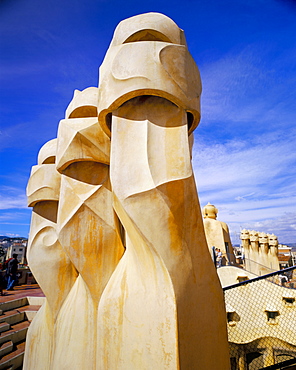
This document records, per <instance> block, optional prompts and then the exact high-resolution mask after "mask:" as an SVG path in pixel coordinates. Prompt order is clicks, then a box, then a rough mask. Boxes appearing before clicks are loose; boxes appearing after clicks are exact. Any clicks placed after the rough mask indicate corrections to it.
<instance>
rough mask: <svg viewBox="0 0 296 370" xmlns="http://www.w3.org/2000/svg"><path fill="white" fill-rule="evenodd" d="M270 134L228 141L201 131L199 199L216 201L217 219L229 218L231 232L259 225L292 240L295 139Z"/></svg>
mask: <svg viewBox="0 0 296 370" xmlns="http://www.w3.org/2000/svg"><path fill="white" fill-rule="evenodd" d="M267 136H268V140H259V139H258V138H254V139H253V141H252V142H250V141H247V142H244V141H242V140H241V141H237V140H229V141H228V142H226V143H225V144H217V143H211V142H210V143H207V142H205V141H204V140H203V139H202V138H201V137H199V136H197V138H196V144H195V146H194V149H193V167H194V172H195V175H196V182H197V185H198V192H199V197H200V203H201V206H202V207H203V206H204V205H206V204H207V203H208V202H210V203H212V204H214V205H215V206H216V207H217V208H218V210H219V214H218V218H219V219H220V220H221V221H224V222H226V223H228V225H229V227H230V230H231V231H232V233H235V232H236V233H239V230H240V227H243V228H255V229H256V227H257V228H258V227H259V226H260V227H262V228H263V230H259V231H265V232H273V233H274V234H276V235H278V237H279V239H280V241H281V239H284V241H283V242H292V241H293V240H295V239H296V228H295V227H293V225H295V216H293V217H292V218H291V216H290V215H294V212H295V210H296V207H295V205H296V183H295V178H296V156H295V149H294V148H295V144H294V143H295V138H294V137H293V136H289V137H285V136H283V135H277V133H274V134H273V135H272V134H269V135H267ZM286 215H289V216H286ZM264 228H265V229H264ZM234 236H235V235H234ZM236 242H237V241H236Z"/></svg>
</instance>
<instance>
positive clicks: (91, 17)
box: [0, 0, 296, 244]
mask: <svg viewBox="0 0 296 370" xmlns="http://www.w3.org/2000/svg"><path fill="white" fill-rule="evenodd" d="M145 12H160V13H163V14H165V15H167V16H169V17H170V18H172V19H173V20H174V21H175V22H176V23H177V24H178V26H179V27H180V28H182V29H183V30H184V31H185V35H186V39H187V44H188V48H189V51H190V53H191V54H192V56H193V58H194V59H195V61H196V63H197V65H198V67H199V70H200V73H201V79H202V85H203V93H202V98H201V115H202V118H201V122H200V124H199V126H198V127H197V129H196V131H195V134H194V135H195V144H194V149H193V168H194V172H195V178H196V183H197V187H198V194H199V198H200V203H201V206H202V207H203V206H204V205H206V204H207V203H208V202H210V203H211V204H214V205H215V206H216V207H217V208H218V210H219V213H218V219H219V220H221V221H224V222H226V223H227V224H228V226H229V228H230V232H231V237H232V242H233V244H238V243H239V233H240V230H241V229H243V228H247V229H255V230H257V231H263V232H266V233H274V234H275V235H277V236H278V239H279V242H280V243H283V244H288V243H296V207H295V205H296V199H295V193H296V192H295V190H296V176H295V173H296V125H295V123H296V1H295V0H290V1H288V0H224V1H219V0H206V1H205V0H203V1H202V0H182V1H176V0H170V1H168V0H157V1H156V0H150V1H147V2H144V1H138V0H130V1H129V0H126V1H124V2H123V1H118V0H116V1H112V0H46V1H45V0H0V123H1V128H0V160H1V168H0V235H8V236H24V237H27V236H28V232H29V227H30V217H31V209H29V208H27V200H26V184H27V181H28V178H29V175H30V170H31V166H33V165H35V164H36V163H37V154H38V151H39V149H40V147H41V146H42V145H43V144H44V143H45V142H46V141H48V140H50V139H53V138H55V137H56V134H57V127H58V123H59V121H60V120H61V119H63V118H64V114H65V110H66V108H67V106H68V104H69V102H70V101H71V99H72V96H73V92H74V90H75V89H79V90H83V89H85V88H87V87H89V86H97V84H98V68H99V66H100V64H101V63H102V61H103V58H104V55H105V53H106V50H107V49H108V46H109V43H110V41H111V38H112V35H113V32H114V29H115V27H116V26H117V24H118V23H119V22H120V21H121V20H123V19H125V18H128V17H131V16H134V15H137V14H141V13H145Z"/></svg>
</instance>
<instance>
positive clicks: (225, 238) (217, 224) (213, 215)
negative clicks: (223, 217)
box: [202, 203, 235, 266]
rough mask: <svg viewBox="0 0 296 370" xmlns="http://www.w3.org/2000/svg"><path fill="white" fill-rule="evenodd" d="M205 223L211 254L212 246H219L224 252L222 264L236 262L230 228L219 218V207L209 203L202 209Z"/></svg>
mask: <svg viewBox="0 0 296 370" xmlns="http://www.w3.org/2000/svg"><path fill="white" fill-rule="evenodd" d="M202 214H203V218H204V219H203V223H204V228H205V233H206V238H207V244H208V248H209V252H210V255H211V256H212V254H213V250H212V248H213V247H215V248H218V249H220V250H221V252H222V256H223V257H222V265H223V266H225V265H226V264H227V265H232V264H235V256H234V252H233V247H232V243H231V239H230V235H229V229H228V226H227V224H226V223H225V222H222V221H219V220H217V214H218V209H217V208H216V207H215V206H214V205H212V204H210V203H208V204H207V205H206V206H205V207H203V210H202Z"/></svg>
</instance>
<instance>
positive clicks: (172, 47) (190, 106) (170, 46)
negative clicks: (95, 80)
mask: <svg viewBox="0 0 296 370" xmlns="http://www.w3.org/2000/svg"><path fill="white" fill-rule="evenodd" d="M200 94H201V81H200V75H199V71H198V68H197V66H196V64H195V62H194V60H193V58H192V57H191V55H190V53H189V51H188V49H187V47H186V41H185V36H184V33H183V31H182V30H181V29H180V28H179V27H178V26H177V25H176V24H175V23H174V22H173V21H172V20H171V19H169V18H168V17H166V16H165V15H163V14H159V13H147V14H140V15H137V16H135V17H131V18H128V19H126V20H124V21H122V22H121V23H119V25H118V26H117V28H116V30H115V32H114V36H113V39H112V41H111V44H110V47H109V49H108V51H107V53H106V56H105V59H104V61H103V63H102V65H101V67H100V81H99V101H98V111H99V120H100V123H101V125H102V127H103V129H104V130H105V132H106V133H108V134H109V135H110V127H109V123H110V122H109V116H108V114H110V113H112V112H113V111H114V110H115V109H117V108H119V107H120V106H121V105H122V104H123V103H124V102H126V101H128V100H129V99H132V98H134V97H137V96H143V95H154V96H161V97H163V98H165V99H167V100H170V101H172V102H173V103H174V104H176V105H177V106H179V107H182V108H183V109H184V110H185V112H187V113H188V115H189V117H190V121H189V122H188V123H189V126H190V132H192V131H193V130H194V128H195V127H196V126H197V125H198V123H199V120H200Z"/></svg>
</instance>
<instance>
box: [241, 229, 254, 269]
mask: <svg viewBox="0 0 296 370" xmlns="http://www.w3.org/2000/svg"><path fill="white" fill-rule="evenodd" d="M240 239H241V241H242V246H243V248H244V255H245V258H244V261H245V269H246V270H247V271H252V266H251V258H250V234H249V230H246V229H243V230H241V233H240Z"/></svg>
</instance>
